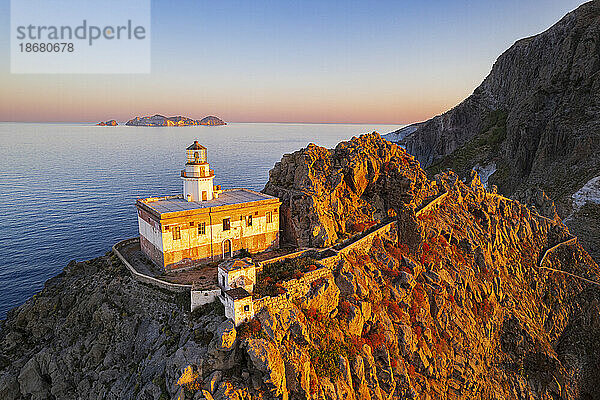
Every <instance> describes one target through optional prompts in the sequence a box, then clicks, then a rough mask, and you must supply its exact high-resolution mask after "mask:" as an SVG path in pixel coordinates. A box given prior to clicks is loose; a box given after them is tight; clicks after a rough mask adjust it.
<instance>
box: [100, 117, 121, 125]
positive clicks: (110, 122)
mask: <svg viewBox="0 0 600 400" xmlns="http://www.w3.org/2000/svg"><path fill="white" fill-rule="evenodd" d="M117 125H119V124H118V123H117V121H115V120H114V119H111V120H109V121H105V122H98V123H97V124H96V126H117Z"/></svg>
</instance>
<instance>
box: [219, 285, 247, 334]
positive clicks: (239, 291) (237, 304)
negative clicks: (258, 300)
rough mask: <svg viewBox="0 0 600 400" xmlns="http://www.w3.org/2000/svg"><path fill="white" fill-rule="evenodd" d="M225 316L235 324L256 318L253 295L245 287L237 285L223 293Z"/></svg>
mask: <svg viewBox="0 0 600 400" xmlns="http://www.w3.org/2000/svg"><path fill="white" fill-rule="evenodd" d="M222 300H223V305H224V306H225V317H226V318H229V319H231V320H232V321H233V323H234V325H235V326H238V325H240V324H241V323H243V322H248V321H250V320H251V319H252V318H254V303H253V302H252V295H251V294H250V293H248V291H247V290H246V289H244V288H241V287H237V288H234V289H229V290H226V291H225V292H224V293H223V297H222Z"/></svg>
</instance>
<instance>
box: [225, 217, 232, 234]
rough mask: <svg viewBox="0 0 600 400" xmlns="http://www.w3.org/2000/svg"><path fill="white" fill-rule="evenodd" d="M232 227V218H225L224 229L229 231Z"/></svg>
mask: <svg viewBox="0 0 600 400" xmlns="http://www.w3.org/2000/svg"><path fill="white" fill-rule="evenodd" d="M230 229H231V218H225V219H223V231H228V230H230Z"/></svg>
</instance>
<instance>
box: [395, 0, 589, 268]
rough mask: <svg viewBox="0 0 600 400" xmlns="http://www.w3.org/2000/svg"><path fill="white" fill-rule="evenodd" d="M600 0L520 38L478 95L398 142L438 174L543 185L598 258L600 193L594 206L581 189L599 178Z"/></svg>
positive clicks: (508, 190) (517, 192)
mask: <svg viewBox="0 0 600 400" xmlns="http://www.w3.org/2000/svg"><path fill="white" fill-rule="evenodd" d="M599 71H600V1H598V0H595V1H591V2H588V3H586V4H584V5H582V6H580V7H579V8H578V9H576V10H575V11H573V12H571V13H569V14H567V15H566V16H565V17H564V18H563V19H561V20H560V21H559V22H558V23H557V24H555V25H554V26H552V27H551V28H550V29H548V30H547V31H545V32H543V33H541V34H539V35H536V36H533V37H529V38H526V39H522V40H519V41H517V42H516V43H515V44H514V45H513V46H512V47H511V48H509V49H508V50H507V51H506V52H504V53H503V54H502V55H501V56H500V57H499V58H498V60H497V61H496V63H495V64H494V66H493V67H492V70H491V72H490V74H489V75H488V76H487V78H486V79H485V80H484V81H483V82H482V83H481V85H480V86H479V87H478V88H476V89H475V91H474V92H473V94H472V95H471V96H469V97H468V98H467V99H465V100H464V101H463V102H462V103H460V104H459V105H457V106H456V107H454V108H453V109H451V110H450V111H448V112H446V113H444V114H442V115H439V116H437V117H435V118H433V119H431V120H429V121H426V122H423V123H419V124H415V125H413V126H411V127H409V128H405V129H404V130H402V132H398V133H397V134H395V135H394V136H390V139H395V140H399V139H403V141H404V142H403V143H404V144H405V145H406V148H407V150H408V152H409V153H411V154H413V155H415V156H416V158H417V159H418V160H419V161H420V162H421V163H422V164H423V165H424V166H425V167H427V168H428V170H429V171H430V172H433V173H436V172H439V171H442V170H445V169H447V168H451V169H453V170H455V171H456V172H457V173H459V174H460V175H461V176H468V175H469V173H470V170H471V169H472V168H475V169H476V170H478V171H480V175H482V177H484V178H486V179H487V180H488V182H489V184H490V185H497V187H498V190H499V191H500V192H501V193H505V194H508V195H511V196H515V197H516V198H519V199H521V200H527V197H526V196H524V195H523V193H522V192H523V191H525V190H527V189H529V188H539V189H541V190H543V191H545V192H546V193H547V194H548V195H549V197H550V198H552V199H553V200H554V201H555V202H556V205H557V209H558V213H559V215H560V216H561V217H562V218H569V219H568V220H567V221H566V222H567V224H568V225H569V227H570V228H571V229H572V230H573V232H574V233H575V234H577V235H579V236H580V237H581V239H582V242H583V243H584V246H587V247H588V248H589V249H590V250H594V255H595V256H596V257H600V253H598V252H597V248H598V243H600V230H598V229H593V230H591V231H590V229H588V225H589V224H590V223H591V224H595V220H596V219H597V218H598V215H600V201H598V198H600V193H598V192H597V193H596V195H595V196H591V197H590V198H589V199H588V201H587V203H588V205H587V206H586V207H585V209H582V207H581V206H578V205H577V204H576V199H575V198H574V196H575V194H576V193H577V192H578V191H580V190H582V189H583V188H584V187H585V186H586V185H587V186H590V182H592V180H593V179H598V177H599V176H600V156H599V154H600V73H599Z"/></svg>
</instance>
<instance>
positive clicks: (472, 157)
mask: <svg viewBox="0 0 600 400" xmlns="http://www.w3.org/2000/svg"><path fill="white" fill-rule="evenodd" d="M507 115H508V114H507V113H506V111H503V110H495V111H492V112H490V113H489V114H488V115H487V117H486V118H485V121H484V123H483V128H482V130H481V132H480V133H479V134H478V135H477V136H475V137H474V138H473V139H471V140H470V141H468V142H467V143H466V144H464V145H463V146H462V147H460V148H458V149H456V150H455V151H454V152H452V153H451V154H448V155H447V156H445V157H444V158H442V159H441V160H440V161H438V162H436V163H434V164H432V165H431V166H429V167H428V168H427V172H429V173H430V174H431V175H435V174H437V173H439V172H442V171H445V170H447V169H451V170H453V171H455V172H456V173H458V174H459V175H460V176H465V175H466V174H468V173H469V172H470V171H471V169H472V168H473V167H474V166H475V164H477V163H487V162H489V161H491V160H492V159H493V158H494V157H495V156H496V155H497V154H498V152H499V150H500V144H501V143H502V142H503V141H504V139H505V138H506V117H507Z"/></svg>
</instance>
